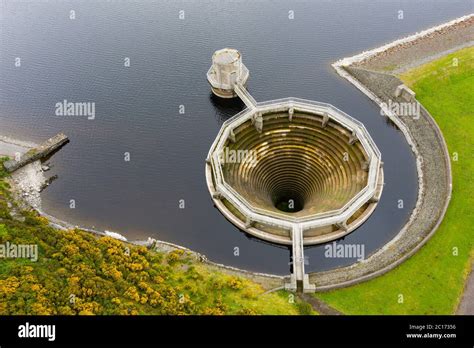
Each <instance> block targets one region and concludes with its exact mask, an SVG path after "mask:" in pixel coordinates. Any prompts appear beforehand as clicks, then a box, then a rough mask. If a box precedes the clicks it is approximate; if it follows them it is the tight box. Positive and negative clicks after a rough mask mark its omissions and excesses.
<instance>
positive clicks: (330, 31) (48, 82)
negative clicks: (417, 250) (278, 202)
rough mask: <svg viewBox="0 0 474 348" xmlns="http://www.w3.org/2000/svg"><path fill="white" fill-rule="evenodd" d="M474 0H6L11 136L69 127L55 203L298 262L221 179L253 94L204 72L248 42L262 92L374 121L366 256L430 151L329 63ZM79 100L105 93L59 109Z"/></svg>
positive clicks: (4, 55)
mask: <svg viewBox="0 0 474 348" xmlns="http://www.w3.org/2000/svg"><path fill="white" fill-rule="evenodd" d="M472 10H473V2H471V1H468V0H466V1H460V0H433V1H412V0H397V1H391V0H387V1H373V0H357V1H342V0H338V1H273V0H272V1H254V0H239V1H207V0H201V1H147V0H143V1H131V0H130V1H81V2H79V1H55V0H49V1H2V3H1V9H0V16H1V17H0V22H1V33H0V45H1V50H0V134H1V135H8V136H11V137H16V138H19V139H24V140H31V141H36V142H40V141H42V140H44V139H46V138H48V137H50V136H52V135H55V134H56V133H58V132H60V131H63V132H65V133H66V134H67V135H68V136H69V137H70V139H71V142H70V144H68V145H67V146H66V147H65V148H64V149H63V150H61V151H60V152H59V153H58V154H57V155H56V156H55V157H54V158H53V161H52V163H53V164H54V168H53V169H52V171H51V172H52V174H58V176H59V178H58V179H57V180H56V181H55V182H54V184H53V185H51V187H49V188H48V189H47V190H45V191H44V193H43V199H44V201H43V207H44V210H45V211H47V212H48V213H50V214H51V215H54V216H57V217H59V218H62V219H64V220H67V221H70V222H72V223H74V224H77V225H83V226H87V227H92V226H94V227H95V228H96V229H101V230H105V229H106V230H111V231H116V232H120V233H121V234H123V235H124V236H126V237H127V238H128V239H130V240H133V239H143V238H146V237H148V236H150V237H154V238H157V239H161V240H165V241H169V242H173V243H177V244H180V245H183V246H186V247H188V248H191V249H193V250H196V251H198V252H201V253H204V254H206V255H207V256H208V258H210V259H211V260H213V261H216V262H221V263H225V264H228V265H232V266H236V267H240V268H244V269H249V270H254V271H261V272H269V273H275V274H288V273H289V265H288V262H289V256H290V252H289V249H288V248H284V247H278V246H275V245H271V244H267V243H264V242H261V241H258V240H256V239H251V238H249V237H247V236H246V235H245V234H243V233H242V232H240V231H238V230H237V229H236V228H235V227H234V226H233V225H232V224H231V223H229V222H227V221H226V219H225V218H224V217H223V216H222V215H221V214H220V213H219V211H218V210H217V209H215V208H214V207H213V205H212V202H211V199H210V197H209V193H208V191H207V187H206V182H205V177H204V160H205V157H206V155H207V152H208V150H209V147H210V145H211V143H212V142H213V140H214V138H215V136H216V135H217V132H218V130H219V128H220V126H221V124H222V122H223V121H224V120H226V119H227V118H229V117H231V116H232V115H234V114H235V113H237V112H238V111H240V110H242V108H243V104H242V103H241V102H240V101H239V100H218V99H216V98H215V97H213V96H212V95H211V92H210V87H209V85H208V83H207V81H206V76H205V74H206V72H207V69H208V68H209V66H210V64H211V55H212V53H213V52H214V51H215V50H217V49H220V48H223V47H234V48H237V49H238V50H240V51H241V52H242V54H243V59H244V63H245V65H246V66H247V67H248V68H249V70H250V79H249V83H248V88H249V90H250V92H251V94H252V95H253V97H254V98H255V99H256V100H257V101H265V100H269V99H276V98H283V97H290V96H291V97H300V98H306V99H312V100H317V101H321V102H327V103H331V104H333V105H335V106H336V107H338V108H339V109H341V110H343V111H345V112H347V113H348V114H350V115H351V116H353V117H355V118H357V119H359V120H360V121H362V122H363V123H364V124H365V126H366V128H367V129H368V131H369V133H370V134H371V136H372V137H373V139H374V140H375V142H376V144H377V145H378V147H379V149H380V150H381V153H382V160H383V161H384V171H385V183H386V184H385V188H384V191H383V194H382V198H381V201H380V203H379V204H378V206H377V209H376V210H375V212H374V213H373V214H372V216H371V217H370V218H369V219H368V221H367V222H366V223H365V224H363V225H362V226H361V227H360V228H359V229H357V230H356V231H354V232H353V233H351V234H350V235H348V236H346V237H345V238H344V239H343V240H341V241H339V243H363V244H364V245H365V253H366V256H367V255H368V254H370V253H372V252H374V251H375V250H377V249H378V248H380V247H381V246H383V245H384V244H385V243H386V242H388V241H389V240H390V239H391V238H393V237H394V236H395V235H396V233H397V232H398V231H399V229H400V228H401V226H403V224H404V223H405V222H406V221H407V219H408V217H409V215H410V212H411V210H412V208H413V206H414V204H415V201H416V195H417V176H416V168H415V161H414V157H413V155H412V153H411V151H410V149H409V146H408V145H407V143H406V141H405V139H404V137H403V136H402V134H401V133H400V132H399V131H397V130H396V129H395V128H393V126H391V125H390V124H389V123H387V122H386V120H385V119H384V118H383V117H382V116H380V110H379V109H378V108H377V106H376V105H375V104H374V103H372V102H371V101H370V100H369V99H368V98H367V97H366V96H365V95H363V94H362V93H361V92H359V91H358V90H357V89H355V88H354V87H353V86H351V85H350V84H349V83H348V82H347V81H345V80H343V79H342V78H340V77H339V76H338V75H337V74H336V73H335V72H334V70H333V69H332V68H331V66H330V64H331V63H332V62H333V61H335V60H337V59H339V58H342V57H346V56H350V55H353V54H356V53H358V52H360V51H363V50H367V49H370V48H374V47H377V46H380V45H381V44H384V43H387V42H390V41H392V40H394V39H396V38H399V37H402V36H406V35H408V34H411V33H414V32H416V31H420V30H422V29H426V28H428V27H430V26H433V25H437V24H440V23H442V22H445V21H447V20H451V19H453V18H456V17H459V16H462V15H465V14H468V13H470V12H472ZM71 11H73V12H71ZM290 11H293V12H290ZM399 11H403V19H399V18H398V17H399V15H400V12H399ZM291 14H293V15H294V19H290V18H289V17H292V16H291ZM72 15H73V16H72ZM71 17H74V18H72V19H71ZM17 58H19V59H20V60H19V62H20V63H21V64H20V66H15V62H18V59H17ZM127 62H129V63H130V64H129V66H127V65H128V64H127ZM17 65H18V64H17ZM64 100H68V101H72V102H94V103H95V118H94V119H93V120H89V119H88V118H87V117H85V116H56V115H55V105H56V103H58V102H63V101H64ZM183 109H184V113H182V112H180V111H183ZM127 155H129V157H130V161H125V157H126V156H127ZM72 199H73V200H74V201H75V209H70V200H72ZM400 202H402V203H403V208H400ZM180 203H184V209H181V208H182V204H181V207H180ZM237 248H238V249H237ZM236 251H238V252H236ZM305 255H306V256H307V257H308V265H307V266H306V269H307V271H318V270H327V269H331V268H334V267H337V266H341V265H346V264H349V263H351V262H354V261H355V260H347V259H337V258H336V259H334V258H333V259H330V258H326V257H325V256H324V246H317V247H311V248H307V249H306V251H305Z"/></svg>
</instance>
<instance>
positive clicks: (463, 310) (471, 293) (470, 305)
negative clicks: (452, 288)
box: [456, 264, 474, 315]
mask: <svg viewBox="0 0 474 348" xmlns="http://www.w3.org/2000/svg"><path fill="white" fill-rule="evenodd" d="M473 266H474V264H471V273H470V274H469V276H468V277H467V280H466V287H465V288H464V293H463V295H462V298H461V302H460V303H459V306H458V310H457V311H456V314H459V315H468V314H469V315H473V314H474V272H473Z"/></svg>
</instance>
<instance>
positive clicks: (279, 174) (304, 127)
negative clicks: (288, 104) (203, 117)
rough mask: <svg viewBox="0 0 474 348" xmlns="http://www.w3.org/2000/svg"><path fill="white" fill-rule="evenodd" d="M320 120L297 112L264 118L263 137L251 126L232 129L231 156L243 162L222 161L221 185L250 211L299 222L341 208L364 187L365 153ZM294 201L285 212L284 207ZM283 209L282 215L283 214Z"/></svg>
mask: <svg viewBox="0 0 474 348" xmlns="http://www.w3.org/2000/svg"><path fill="white" fill-rule="evenodd" d="M322 123H323V117H322V116H317V115H310V114H303V113H299V112H295V114H294V115H293V117H292V121H291V122H290V121H289V118H288V113H275V114H265V115H263V131H262V132H261V133H259V132H257V130H256V129H255V127H254V126H253V125H252V122H251V121H250V120H249V121H247V122H245V123H244V124H242V125H240V126H239V127H237V128H236V129H234V134H235V142H232V141H230V140H228V141H227V144H226V146H227V147H228V149H229V150H234V151H235V152H234V153H238V151H241V152H240V153H241V154H242V153H243V152H242V150H245V151H247V152H246V154H247V159H246V160H244V161H238V162H237V163H229V161H226V162H225V164H224V166H223V174H224V178H225V181H226V182H227V183H228V184H229V185H230V186H232V187H233V188H234V189H235V190H236V191H237V192H238V193H239V194H240V195H242V196H243V197H244V198H245V199H246V200H247V201H248V202H249V203H250V204H252V205H253V206H256V207H259V208H262V209H266V210H268V211H271V212H278V213H283V214H288V215H289V216H293V217H302V216H307V215H312V214H315V213H320V212H327V211H330V210H335V209H338V208H341V207H342V206H344V205H345V204H346V203H347V202H348V201H349V200H350V199H351V198H352V197H354V196H355V195H356V194H357V193H358V192H359V191H360V190H361V189H362V188H363V187H364V186H366V184H367V172H366V171H365V170H364V162H365V161H366V159H367V156H366V154H365V151H364V149H363V147H362V146H361V144H360V143H359V142H355V143H354V144H353V145H350V144H349V139H350V136H351V133H350V132H349V131H348V130H347V129H345V128H344V127H342V126H340V125H339V124H337V123H335V122H334V121H329V123H328V124H327V125H326V127H323V124H322ZM290 200H292V202H293V204H294V206H293V208H292V209H289V208H288V207H287V206H285V204H284V203H285V202H289V201H290ZM282 204H283V206H284V208H285V209H284V210H282V209H281V208H282Z"/></svg>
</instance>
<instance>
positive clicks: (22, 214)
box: [0, 161, 314, 315]
mask: <svg viewBox="0 0 474 348" xmlns="http://www.w3.org/2000/svg"><path fill="white" fill-rule="evenodd" d="M0 168H1V169H0V246H3V248H4V249H2V251H3V254H2V255H5V248H7V247H8V248H9V249H10V250H13V249H11V248H12V246H19V245H32V246H33V247H34V246H37V248H38V249H37V250H38V255H37V260H36V261H35V260H34V257H30V258H28V259H27V258H14V257H7V258H5V257H2V258H0V315H11V314H32V315H34V314H37V315H40V314H45V315H53V314H64V315H74V314H81V315H93V314H105V315H108V314H123V315H129V314H132V315H134V314H166V315H168V314H176V315H186V314H208V315H224V314H314V311H312V309H311V307H310V305H309V304H307V303H305V302H302V301H301V300H299V299H298V298H297V297H294V296H293V294H289V293H287V292H285V291H280V292H276V293H270V294H264V292H265V291H264V289H263V288H262V287H261V286H260V285H258V284H256V283H254V282H251V281H249V280H247V279H244V278H240V277H235V276H231V275H228V274H225V273H222V272H219V271H216V270H214V269H210V268H209V267H206V266H205V265H204V264H202V263H199V262H197V261H195V260H194V259H192V258H191V257H189V255H187V254H186V253H184V252H182V251H174V252H171V253H167V254H166V253H158V252H151V251H149V250H148V249H146V248H144V247H138V246H133V245H130V244H126V243H122V242H121V241H118V240H116V239H113V238H110V237H102V238H98V237H96V236H94V235H92V234H90V233H87V232H83V231H80V230H77V229H76V230H70V231H59V230H56V229H54V228H52V227H50V226H49V225H48V221H47V220H46V219H45V218H42V217H38V216H37V215H36V214H35V213H34V212H29V211H22V210H20V209H19V208H18V207H17V206H16V205H15V203H14V202H13V200H12V197H11V192H10V188H9V186H8V184H7V182H6V180H5V179H6V177H7V174H6V173H5V172H4V171H3V166H2V163H1V161H0ZM31 250H34V249H31ZM33 254H34V252H32V254H30V256H33ZM9 256H12V254H9ZM293 299H294V300H293Z"/></svg>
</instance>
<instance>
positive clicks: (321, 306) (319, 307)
mask: <svg viewBox="0 0 474 348" xmlns="http://www.w3.org/2000/svg"><path fill="white" fill-rule="evenodd" d="M299 297H300V298H301V299H302V300H303V301H306V302H308V303H309V304H310V305H311V306H312V307H313V309H314V310H315V311H316V312H318V313H319V314H321V315H344V313H342V312H339V311H338V310H336V309H334V308H332V307H330V306H329V305H328V304H327V303H326V302H323V301H321V300H320V299H318V298H316V297H314V296H311V295H309V294H299Z"/></svg>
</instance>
